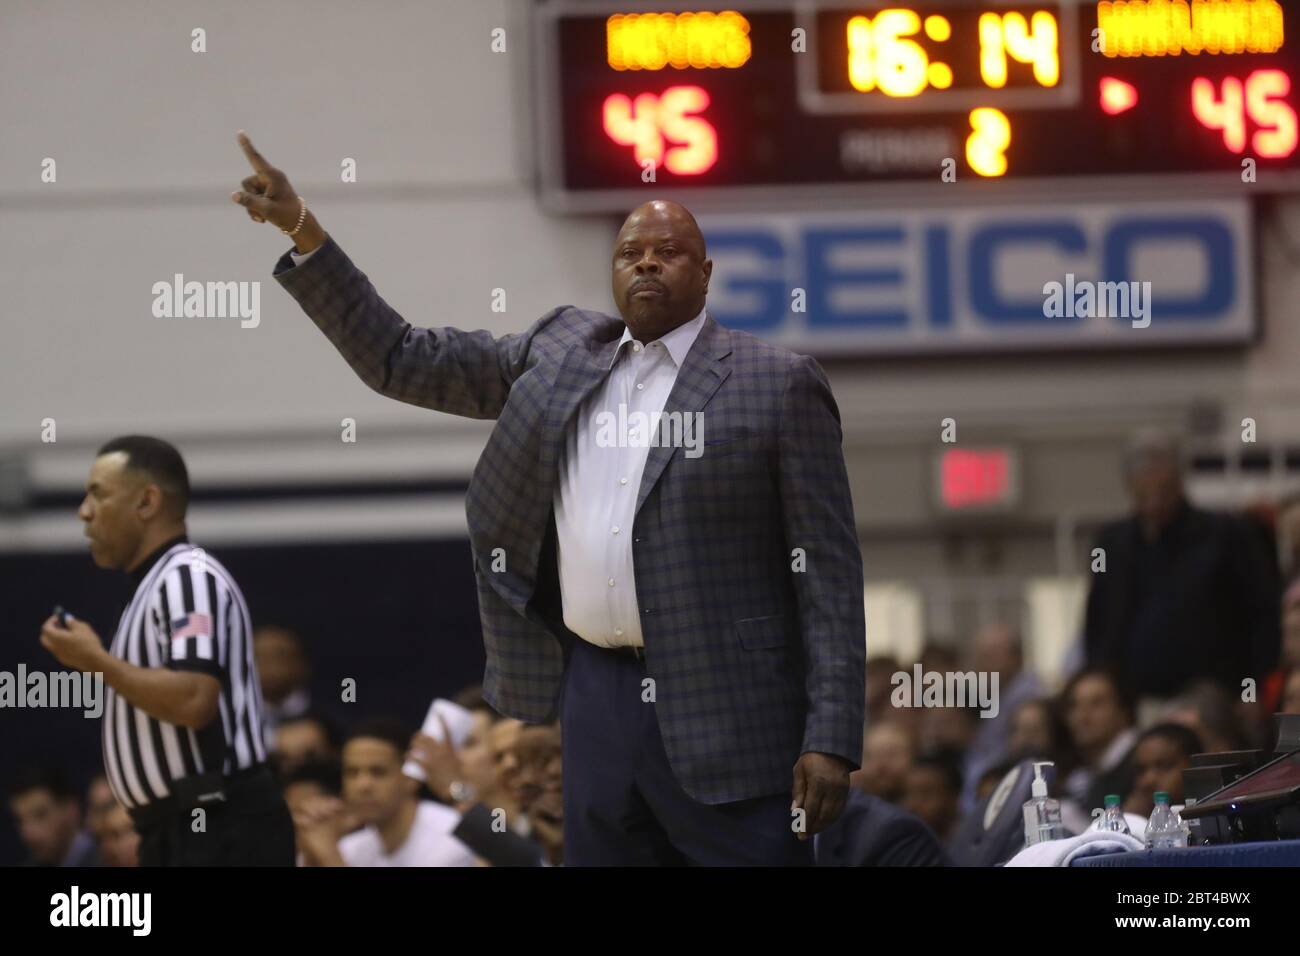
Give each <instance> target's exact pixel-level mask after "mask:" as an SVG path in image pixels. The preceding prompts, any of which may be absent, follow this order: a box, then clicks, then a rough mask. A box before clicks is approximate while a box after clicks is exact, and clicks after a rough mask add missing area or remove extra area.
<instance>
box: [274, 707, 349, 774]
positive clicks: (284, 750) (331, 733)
mask: <svg viewBox="0 0 1300 956" xmlns="http://www.w3.org/2000/svg"><path fill="white" fill-rule="evenodd" d="M338 757H339V731H338V728H337V727H336V726H335V724H334V722H333V721H332V720H330V719H329V718H328V717H325V716H324V715H323V714H319V713H316V712H314V711H307V712H306V713H303V714H299V715H298V716H296V717H286V718H285V719H284V720H282V721H281V722H280V725H279V726H278V727H277V728H276V729H275V733H274V736H273V737H272V738H271V759H272V760H273V761H274V763H275V767H276V770H277V771H278V772H279V774H280V778H281V779H286V778H288V777H290V776H292V775H293V773H294V771H295V770H297V769H298V767H300V766H302V765H303V764H304V763H308V762H311V761H330V760H338Z"/></svg>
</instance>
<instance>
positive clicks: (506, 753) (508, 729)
mask: <svg viewBox="0 0 1300 956" xmlns="http://www.w3.org/2000/svg"><path fill="white" fill-rule="evenodd" d="M523 729H524V722H523V721H522V720H515V719H514V718H513V717H503V718H502V719H501V720H498V721H497V722H496V723H495V724H493V725H492V729H491V730H490V731H488V746H489V747H490V748H491V750H492V764H493V766H495V767H496V770H497V779H498V780H499V781H500V782H501V786H502V787H504V788H506V789H507V790H509V789H510V787H511V786H512V785H513V784H512V780H513V779H514V774H515V771H516V770H517V769H518V763H517V761H516V760H515V744H516V743H517V742H518V741H519V734H520V732H521V731H523Z"/></svg>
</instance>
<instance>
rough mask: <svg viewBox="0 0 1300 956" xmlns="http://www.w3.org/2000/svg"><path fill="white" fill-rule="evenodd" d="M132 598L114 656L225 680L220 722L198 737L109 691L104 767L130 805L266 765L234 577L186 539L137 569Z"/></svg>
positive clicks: (257, 690)
mask: <svg viewBox="0 0 1300 956" xmlns="http://www.w3.org/2000/svg"><path fill="white" fill-rule="evenodd" d="M133 577H134V578H135V580H136V590H135V594H134V596H133V597H132V598H131V602H130V604H128V605H127V607H126V610H125V611H123V612H122V619H121V621H120V622H119V623H118V628H117V634H116V635H115V636H114V638H113V644H112V646H111V648H110V652H111V653H112V654H113V656H114V657H117V658H120V659H122V660H124V661H126V662H127V663H130V664H135V665H136V666H138V667H167V668H171V669H172V670H193V671H198V672H200V673H203V674H211V675H212V676H213V677H215V678H217V680H219V681H220V682H221V695H220V705H219V716H218V717H217V718H216V719H215V720H213V721H212V722H211V723H209V724H208V725H207V726H206V727H203V728H202V729H200V730H192V729H190V728H188V727H180V726H178V725H176V724H169V723H167V722H166V721H162V720H158V719H156V718H154V717H151V716H150V715H149V714H147V713H145V712H144V711H143V710H140V709H139V708H138V707H135V706H133V705H132V704H131V703H129V702H128V701H126V700H124V699H123V698H122V697H121V695H119V694H118V693H116V692H115V691H114V690H113V689H112V688H109V687H106V688H105V690H106V692H107V693H106V706H105V709H104V716H103V729H104V733H103V746H104V767H105V771H106V773H107V776H108V781H109V783H110V785H111V786H112V788H113V792H114V793H115V794H116V795H117V798H118V800H120V801H121V802H122V803H123V804H125V805H126V806H127V807H141V806H145V805H148V804H150V803H153V802H154V801H156V800H161V799H164V798H166V797H168V796H171V793H172V787H173V786H174V784H175V782H176V781H177V780H179V779H181V778H183V777H191V776H194V775H196V774H201V773H212V772H220V773H222V774H223V775H227V776H228V775H230V774H232V773H234V772H235V771H237V770H244V769H247V768H249V767H254V766H256V765H258V764H261V763H264V762H265V761H266V757H267V755H266V745H265V743H264V742H263V740H262V691H261V687H260V686H259V683H258V678H257V669H256V667H255V666H254V664H253V640H252V622H251V621H250V619H249V615H248V606H247V605H246V604H245V603H244V596H243V594H241V593H240V591H239V586H238V585H237V584H235V580H234V578H232V577H231V576H230V572H228V571H227V570H226V569H225V568H224V567H223V566H222V565H221V564H220V563H219V562H218V561H217V560H216V559H215V558H213V557H212V555H210V554H208V553H206V552H205V551H203V549H201V548H197V547H195V546H194V545H192V544H191V543H189V542H188V541H186V540H185V539H184V538H183V537H181V538H176V539H173V540H172V541H169V542H167V543H166V544H164V545H163V546H162V547H161V548H160V549H159V550H158V551H156V552H154V554H153V555H152V556H150V557H149V558H146V559H145V561H144V562H142V563H141V565H140V566H139V567H138V568H137V569H136V570H135V572H134V573H133Z"/></svg>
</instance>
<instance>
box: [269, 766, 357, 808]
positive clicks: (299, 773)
mask: <svg viewBox="0 0 1300 956" xmlns="http://www.w3.org/2000/svg"><path fill="white" fill-rule="evenodd" d="M342 778H343V768H342V767H341V766H340V765H339V762H338V760H336V759H329V758H326V759H316V758H313V759H310V760H305V761H303V762H302V763H300V764H298V765H297V766H296V767H294V768H293V770H292V771H291V772H289V773H288V774H286V775H285V776H284V778H283V787H284V802H285V804H287V805H288V807H289V813H290V815H292V816H293V817H294V818H295V819H296V818H297V817H298V815H299V814H301V813H302V812H303V811H304V810H305V809H306V808H307V807H308V806H309V805H310V804H311V803H312V802H313V801H316V800H318V799H320V798H321V797H337V796H338V795H339V793H340V791H341V789H342V785H343V783H342Z"/></svg>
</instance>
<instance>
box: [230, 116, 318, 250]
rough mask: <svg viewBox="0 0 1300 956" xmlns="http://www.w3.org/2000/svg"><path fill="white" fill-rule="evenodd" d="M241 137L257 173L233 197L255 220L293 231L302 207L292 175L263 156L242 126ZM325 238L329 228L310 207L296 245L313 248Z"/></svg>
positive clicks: (233, 200)
mask: <svg viewBox="0 0 1300 956" xmlns="http://www.w3.org/2000/svg"><path fill="white" fill-rule="evenodd" d="M238 138H239V145H240V147H241V148H242V149H243V150H244V155H245V156H247V157H248V162H249V165H251V166H252V167H253V175H252V176H249V177H247V178H246V179H244V181H243V182H242V183H240V185H241V186H242V187H243V189H242V191H238V192H233V193H231V194H230V199H231V201H232V202H237V203H239V205H241V206H243V207H244V208H245V209H246V210H247V211H248V218H250V219H252V220H253V222H269V223H271V224H272V225H274V226H278V227H279V228H281V229H284V230H286V231H289V232H292V231H293V229H294V228H295V227H296V226H297V225H298V216H299V215H300V213H301V211H302V207H301V204H300V203H299V201H298V194H297V193H296V192H294V190H293V187H292V186H290V185H289V177H287V176H286V175H285V174H284V173H282V172H281V171H280V170H278V169H276V168H275V167H274V166H272V165H271V164H270V163H268V162H267V161H266V159H265V158H263V156H262V154H261V153H259V152H258V151H257V150H256V149H255V148H254V147H253V143H252V141H251V140H250V139H249V138H248V135H247V134H246V133H245V132H244V131H243V130H242V129H241V130H240V131H239V137H238ZM325 239H326V235H325V230H323V229H321V227H320V223H318V222H317V221H316V217H315V216H313V215H312V213H311V210H308V211H307V216H306V218H305V219H304V220H303V223H302V228H301V229H299V230H298V234H297V235H296V236H294V237H293V242H294V245H295V246H297V248H298V251H299V252H311V251H312V250H313V249H316V248H318V247H319V246H320V245H321V244H322V243H324V242H325Z"/></svg>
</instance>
